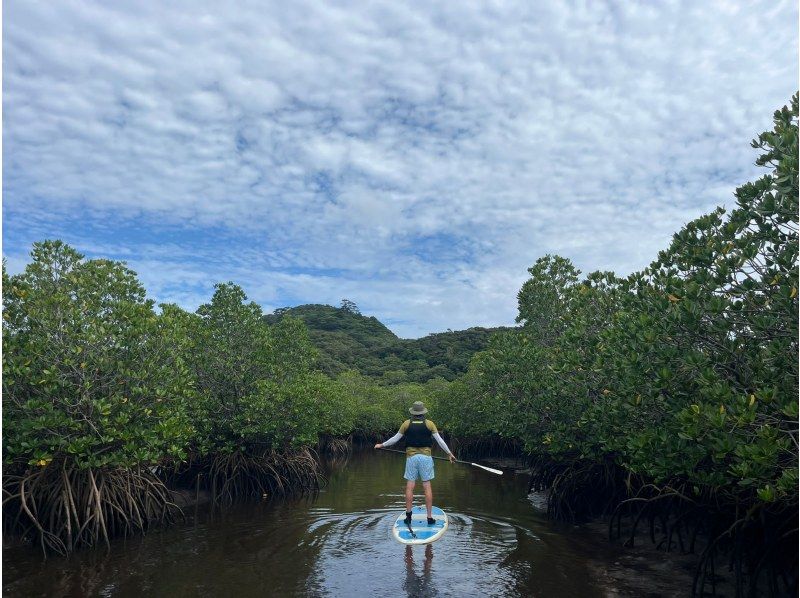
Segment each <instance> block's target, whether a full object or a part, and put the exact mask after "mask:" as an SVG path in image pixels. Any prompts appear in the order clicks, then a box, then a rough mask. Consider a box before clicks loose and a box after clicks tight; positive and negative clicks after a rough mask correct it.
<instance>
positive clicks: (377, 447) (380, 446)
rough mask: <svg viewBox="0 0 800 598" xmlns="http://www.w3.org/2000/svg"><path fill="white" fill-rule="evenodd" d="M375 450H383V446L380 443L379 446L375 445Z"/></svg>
mask: <svg viewBox="0 0 800 598" xmlns="http://www.w3.org/2000/svg"><path fill="white" fill-rule="evenodd" d="M375 448H376V449H379V448H383V445H382V444H381V443H380V442H379V443H378V444H376V445H375Z"/></svg>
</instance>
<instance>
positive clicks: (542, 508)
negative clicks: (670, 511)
mask: <svg viewBox="0 0 800 598" xmlns="http://www.w3.org/2000/svg"><path fill="white" fill-rule="evenodd" d="M481 462H482V463H486V464H488V465H491V466H493V467H499V468H502V469H504V473H505V474H506V475H514V476H530V474H531V470H530V468H529V467H528V465H527V463H526V462H525V460H523V459H515V458H507V457H500V458H487V459H483V460H482V461H481ZM528 500H529V501H530V504H531V507H532V508H533V510H534V511H536V512H538V513H540V514H541V515H542V516H546V513H547V493H546V492H532V493H530V494H529V495H528ZM565 527H566V528H568V529H569V530H570V531H569V535H570V536H571V537H572V539H573V541H574V542H575V547H576V550H580V551H581V552H582V553H584V554H585V555H586V559H587V561H586V562H587V565H588V568H589V570H590V571H591V574H592V576H593V577H594V579H595V582H596V584H597V587H598V588H599V589H600V590H601V592H602V595H603V596H605V597H607V598H617V597H619V598H642V597H646V598H668V597H673V596H688V595H690V594H691V590H692V583H693V581H694V572H695V568H696V566H697V556H698V555H697V554H681V553H679V552H678V551H671V552H665V551H663V550H658V549H657V548H656V545H655V544H653V543H652V542H651V541H650V538H649V537H648V535H647V534H646V533H642V532H639V533H637V535H636V536H635V538H634V542H633V546H623V544H622V543H621V542H614V541H611V540H609V538H608V519H603V518H600V519H597V520H594V521H591V522H589V523H585V524H580V525H565ZM716 583H717V588H716V589H717V592H718V594H719V595H720V596H733V595H734V592H733V586H732V584H731V580H730V579H726V578H725V577H722V576H721V577H719V578H718V579H717V580H716Z"/></svg>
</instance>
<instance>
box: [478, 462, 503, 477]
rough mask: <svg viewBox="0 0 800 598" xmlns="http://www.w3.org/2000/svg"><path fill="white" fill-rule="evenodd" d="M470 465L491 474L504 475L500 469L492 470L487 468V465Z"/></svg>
mask: <svg viewBox="0 0 800 598" xmlns="http://www.w3.org/2000/svg"><path fill="white" fill-rule="evenodd" d="M470 465H474V466H475V467H480V468H481V469H485V470H486V471H488V472H489V473H496V474H497V475H503V472H502V471H500V470H499V469H492V468H491V467H486V466H485V465H478V464H477V463H470Z"/></svg>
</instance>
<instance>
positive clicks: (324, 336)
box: [265, 299, 504, 386]
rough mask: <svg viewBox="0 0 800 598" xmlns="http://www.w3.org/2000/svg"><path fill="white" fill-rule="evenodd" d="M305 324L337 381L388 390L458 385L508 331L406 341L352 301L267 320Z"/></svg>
mask: <svg viewBox="0 0 800 598" xmlns="http://www.w3.org/2000/svg"><path fill="white" fill-rule="evenodd" d="M287 315H288V316H292V317H297V318H300V319H301V320H303V322H304V323H305V324H306V326H307V327H308V330H309V336H310V338H311V342H312V344H313V345H314V347H315V348H316V349H317V350H318V351H319V366H320V369H321V370H322V371H323V372H325V373H326V374H328V375H329V376H331V377H336V376H338V375H340V374H343V373H344V372H348V371H355V372H358V373H360V374H361V375H363V376H367V377H369V378H372V379H374V380H376V381H378V382H379V383H380V384H382V385H384V386H391V385H395V384H402V383H408V382H411V383H426V382H428V381H430V380H434V379H436V378H443V379H445V380H454V379H456V378H457V377H458V376H460V375H462V374H463V373H464V372H466V370H467V366H468V365H469V360H470V359H471V358H472V356H473V355H474V354H475V353H476V352H478V351H481V350H483V349H485V348H486V347H487V346H488V343H489V338H490V337H491V335H492V334H493V333H494V332H497V331H499V330H504V329H503V328H480V327H475V328H469V329H467V330H457V331H447V332H441V333H435V334H429V335H427V336H425V337H423V338H419V339H401V338H398V337H397V336H396V335H395V334H394V333H393V332H392V331H391V330H389V329H388V328H387V327H386V326H384V325H383V324H382V323H381V322H380V321H378V319H377V318H375V317H374V316H370V317H367V316H364V315H362V314H361V312H360V311H359V309H358V307H357V306H356V305H355V303H353V302H352V301H349V300H347V299H345V300H343V301H342V306H341V307H338V308H336V307H333V306H330V305H300V306H297V307H290V308H281V309H277V310H275V312H274V313H272V314H268V315H266V316H265V319H266V320H267V321H268V322H270V323H275V322H278V321H280V319H281V318H283V317H284V316H287Z"/></svg>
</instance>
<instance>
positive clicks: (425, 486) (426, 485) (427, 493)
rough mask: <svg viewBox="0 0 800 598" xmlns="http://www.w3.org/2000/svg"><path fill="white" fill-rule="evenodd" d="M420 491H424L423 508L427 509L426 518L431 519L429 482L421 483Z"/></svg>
mask: <svg viewBox="0 0 800 598" xmlns="http://www.w3.org/2000/svg"><path fill="white" fill-rule="evenodd" d="M422 489H423V490H425V508H426V509H428V517H429V518H430V517H433V488H431V483H430V482H422Z"/></svg>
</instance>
